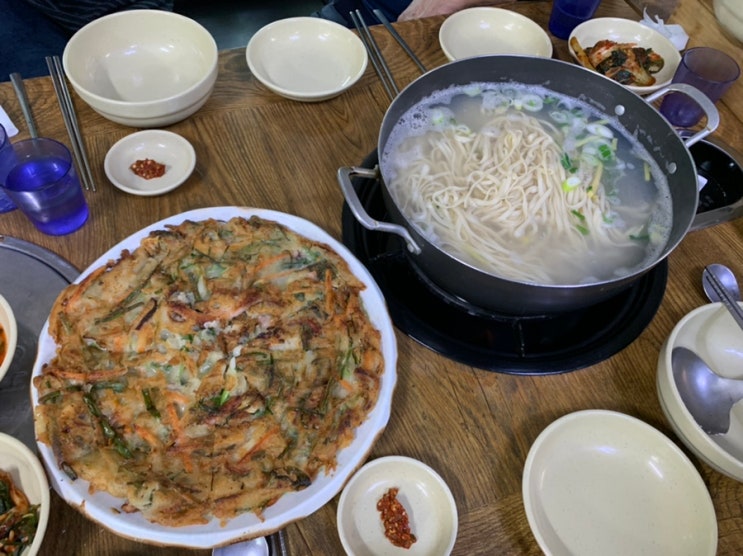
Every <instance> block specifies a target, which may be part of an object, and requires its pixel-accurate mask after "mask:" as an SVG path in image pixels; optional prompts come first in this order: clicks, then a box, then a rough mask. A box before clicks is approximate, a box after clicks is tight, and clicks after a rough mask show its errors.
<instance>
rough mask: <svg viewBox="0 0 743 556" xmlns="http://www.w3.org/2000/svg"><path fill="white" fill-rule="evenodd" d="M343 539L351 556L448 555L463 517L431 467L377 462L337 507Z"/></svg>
mask: <svg viewBox="0 0 743 556" xmlns="http://www.w3.org/2000/svg"><path fill="white" fill-rule="evenodd" d="M337 521H338V534H339V536H340V539H341V544H342V545H343V548H344V549H345V551H346V553H347V554H349V555H350V556H371V555H384V554H406V555H410V556H418V555H423V554H426V555H429V554H436V555H439V554H440V555H442V556H444V555H447V554H449V553H450V552H451V551H452V548H453V547H454V541H455V540H456V538H457V527H458V513H457V506H456V503H455V501H454V497H453V496H452V493H451V491H450V490H449V487H448V486H447V484H446V482H445V481H444V480H443V479H442V478H441V476H440V475H439V474H438V473H437V472H436V471H434V470H433V469H432V468H431V467H429V466H428V465H426V464H425V463H423V462H420V461H418V460H415V459H412V458H409V457H405V456H386V457H382V458H378V459H375V460H372V461H370V462H368V463H366V465H364V466H363V467H362V468H361V469H359V471H357V472H356V474H355V475H354V476H353V477H351V479H350V480H349V481H348V484H347V485H346V487H345V488H344V489H343V492H342V493H341V496H340V499H339V501H338V520H337Z"/></svg>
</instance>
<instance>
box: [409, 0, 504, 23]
mask: <svg viewBox="0 0 743 556" xmlns="http://www.w3.org/2000/svg"><path fill="white" fill-rule="evenodd" d="M506 1H507V0H490V1H487V0H413V1H412V2H411V3H410V5H409V6H408V7H407V8H406V9H405V11H404V12H402V13H401V14H400V16H399V17H398V18H397V20H398V21H405V20H407V19H418V18H421V17H429V16H433V15H449V14H453V13H454V12H457V11H459V10H462V9H464V8H470V7H473V6H488V5H494V4H503V3H504V2H506Z"/></svg>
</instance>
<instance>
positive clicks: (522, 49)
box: [439, 8, 552, 61]
mask: <svg viewBox="0 0 743 556" xmlns="http://www.w3.org/2000/svg"><path fill="white" fill-rule="evenodd" d="M439 44H440V45H441V50H443V51H444V54H446V57H447V58H449V60H450V61H454V60H461V59H462V58H472V57H473V56H485V55H493V54H510V55H524V56H538V57H542V58H550V57H551V56H552V41H551V40H550V38H549V35H547V33H546V32H545V31H544V30H543V29H542V28H541V27H540V26H539V25H537V24H536V23H535V22H534V21H532V20H531V19H529V18H528V17H525V16H523V15H521V14H519V13H516V12H513V11H511V10H505V9H501V8H468V9H465V10H460V11H458V12H455V13H453V14H452V15H450V16H449V17H447V18H446V20H444V23H442V24H441V28H440V29H439Z"/></svg>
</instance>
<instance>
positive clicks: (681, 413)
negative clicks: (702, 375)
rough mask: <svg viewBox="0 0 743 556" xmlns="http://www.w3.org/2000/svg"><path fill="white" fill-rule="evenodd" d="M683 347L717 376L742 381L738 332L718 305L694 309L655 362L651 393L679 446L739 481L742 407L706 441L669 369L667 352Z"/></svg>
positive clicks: (742, 477) (742, 341)
mask: <svg viewBox="0 0 743 556" xmlns="http://www.w3.org/2000/svg"><path fill="white" fill-rule="evenodd" d="M677 346H684V347H687V348H689V349H691V350H692V351H694V352H695V353H696V354H697V355H699V356H700V357H701V358H702V359H703V360H704V361H706V362H707V364H708V365H709V366H710V367H711V368H712V369H713V370H714V371H716V372H717V373H718V374H720V375H722V376H726V377H730V378H743V331H741V330H740V328H738V326H737V324H736V323H735V321H734V320H733V318H732V317H731V316H730V314H729V313H728V311H727V310H726V309H725V307H724V306H723V305H722V304H721V303H710V304H708V305H703V306H702V307H699V308H697V309H694V310H693V311H691V312H690V313H688V314H687V315H686V316H684V317H683V318H682V319H681V320H680V321H679V322H678V324H676V326H675V327H674V329H673V330H672V332H671V334H670V335H669V336H668V338H667V339H666V341H665V342H664V344H663V347H662V348H661V350H660V355H659V357H658V374H657V388H658V397H659V399H660V403H661V407H662V408H663V412H664V413H665V415H666V418H667V419H668V422H669V423H670V425H671V427H672V428H673V430H674V432H675V433H676V434H677V435H678V437H679V438H680V439H681V441H682V442H683V443H684V444H685V445H686V446H687V447H688V448H689V449H690V450H691V451H692V452H694V454H696V455H697V456H698V457H699V458H700V459H702V460H703V461H705V462H706V463H707V464H709V465H710V466H711V467H713V468H714V469H716V470H717V471H719V472H720V473H723V474H724V475H727V476H728V477H732V478H733V479H737V480H738V481H743V403H738V404H736V405H735V406H734V407H733V409H732V412H731V415H730V431H729V432H728V433H727V434H722V435H714V436H710V435H708V434H707V433H706V432H704V431H703V430H702V428H701V427H700V426H699V425H698V424H697V423H696V421H695V420H694V418H693V417H692V415H691V413H690V412H689V410H688V409H687V408H686V406H685V405H684V402H683V401H682V400H681V396H680V394H679V392H678V388H677V387H676V382H675V380H674V378H673V373H672V368H671V352H672V351H673V348H674V347H677Z"/></svg>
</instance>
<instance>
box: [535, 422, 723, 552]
mask: <svg viewBox="0 0 743 556" xmlns="http://www.w3.org/2000/svg"><path fill="white" fill-rule="evenodd" d="M523 498H524V507H525V509H526V516H527V518H528V520H529V525H530V527H531V529H532V532H533V533H534V536H535V537H536V539H537V542H538V543H539V546H540V548H541V549H542V550H543V551H544V553H545V554H547V555H548V556H568V555H571V556H582V555H586V556H595V555H596V554H601V555H602V556H614V555H616V556H619V555H627V554H673V555H674V556H682V555H688V556H705V555H710V556H713V555H714V554H715V552H716V550H717V519H716V517H715V510H714V507H713V505H712V499H711V497H710V495H709V492H708V491H707V488H706V486H705V484H704V482H703V481H702V478H701V477H700V475H699V473H698V472H697V470H696V469H695V468H694V466H693V464H692V463H691V461H690V460H689V458H688V457H686V455H685V454H684V453H683V452H682V451H681V449H679V448H678V446H676V445H675V444H674V443H673V442H671V441H670V440H669V439H668V438H667V437H666V436H664V435H663V434H662V433H661V432H659V431H658V430H656V429H655V428H653V427H651V426H650V425H648V424H646V423H644V422H643V421H640V420H639V419H636V418H634V417H630V416H629V415H625V414H623V413H618V412H615V411H606V410H585V411H577V412H575V413H570V414H568V415H565V416H564V417H561V418H559V419H557V420H556V421H554V422H553V423H551V424H550V425H549V426H548V427H547V428H545V429H544V430H543V431H542V432H541V433H540V435H539V436H538V437H537V439H536V440H535V441H534V444H533V445H532V447H531V449H530V450H529V454H528V456H527V458H526V464H525V466H524V477H523Z"/></svg>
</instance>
